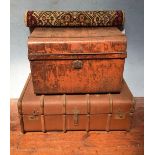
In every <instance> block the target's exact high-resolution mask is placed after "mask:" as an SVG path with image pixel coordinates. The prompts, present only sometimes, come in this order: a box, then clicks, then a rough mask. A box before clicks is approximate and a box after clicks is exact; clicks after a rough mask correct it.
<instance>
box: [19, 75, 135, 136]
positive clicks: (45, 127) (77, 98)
mask: <svg viewBox="0 0 155 155" xmlns="http://www.w3.org/2000/svg"><path fill="white" fill-rule="evenodd" d="M134 109H135V101H134V98H133V96H132V94H131V92H130V90H129V88H128V86H127V84H126V82H125V81H124V80H123V86H122V91H121V93H120V94H110V93H109V94H92V95H90V94H86V95H65V94H64V95H36V94H34V92H33V86H32V78H31V76H29V78H28V81H27V83H26V84H25V87H24V89H23V92H22V94H21V97H20V99H19V102H18V111H19V116H20V125H21V130H22V132H23V133H24V132H26V131H43V132H45V131H64V132H65V131H67V130H86V131H90V130H106V131H111V130H127V131H129V130H130V129H131V126H132V119H133V113H134Z"/></svg>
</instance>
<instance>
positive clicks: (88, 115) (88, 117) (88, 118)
mask: <svg viewBox="0 0 155 155" xmlns="http://www.w3.org/2000/svg"><path fill="white" fill-rule="evenodd" d="M86 117H87V121H88V123H87V127H86V131H87V132H89V130H90V114H87V115H86Z"/></svg>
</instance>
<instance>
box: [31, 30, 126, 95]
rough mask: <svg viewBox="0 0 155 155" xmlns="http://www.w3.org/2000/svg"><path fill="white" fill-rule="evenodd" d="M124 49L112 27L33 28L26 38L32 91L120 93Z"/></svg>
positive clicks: (50, 92) (52, 92)
mask: <svg viewBox="0 0 155 155" xmlns="http://www.w3.org/2000/svg"><path fill="white" fill-rule="evenodd" d="M126 46H127V39H126V36H125V35H124V34H122V33H121V31H119V30H118V29H117V28H115V27H114V28H96V29H95V28H82V29H80V28H70V29H68V28H67V29H66V28H55V29H54V28H47V29H46V28H36V29H35V30H34V31H33V32H32V34H31V35H30V37H29V39H28V52H29V55H28V57H29V60H30V63H31V73H32V78H33V86H34V92H35V93H36V94H63V93H102V92H120V90H121V87H122V77H123V70H124V62H125V58H126V56H127V53H126ZM75 62H80V63H78V64H77V63H76V65H73V64H74V63H75ZM73 66H75V67H73ZM75 68H77V69H75Z"/></svg>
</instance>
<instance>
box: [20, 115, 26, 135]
mask: <svg viewBox="0 0 155 155" xmlns="http://www.w3.org/2000/svg"><path fill="white" fill-rule="evenodd" d="M19 121H20V129H21V132H22V133H23V134H24V133H25V131H24V122H23V115H22V114H19Z"/></svg>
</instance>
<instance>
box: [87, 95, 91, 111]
mask: <svg viewBox="0 0 155 155" xmlns="http://www.w3.org/2000/svg"><path fill="white" fill-rule="evenodd" d="M87 114H90V95H89V94H87Z"/></svg>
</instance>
